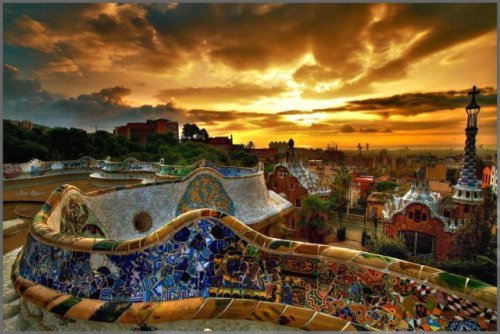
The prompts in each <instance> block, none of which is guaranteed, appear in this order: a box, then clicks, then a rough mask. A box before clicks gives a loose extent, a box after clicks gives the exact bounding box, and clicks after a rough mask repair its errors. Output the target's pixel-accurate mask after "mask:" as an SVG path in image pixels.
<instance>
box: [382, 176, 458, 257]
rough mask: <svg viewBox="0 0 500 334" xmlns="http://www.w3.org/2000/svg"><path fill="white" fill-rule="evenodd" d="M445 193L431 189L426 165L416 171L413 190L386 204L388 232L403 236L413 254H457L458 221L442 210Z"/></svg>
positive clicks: (437, 255) (418, 255)
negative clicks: (442, 195)
mask: <svg viewBox="0 0 500 334" xmlns="http://www.w3.org/2000/svg"><path fill="white" fill-rule="evenodd" d="M440 200H441V197H440V195H439V194H438V193H434V192H431V191H430V188H429V181H428V180H427V178H426V177H425V169H424V168H419V169H418V170H417V172H416V173H415V176H414V178H413V182H412V185H411V188H410V190H409V191H408V192H407V193H406V194H405V195H404V196H403V197H398V196H394V199H393V200H391V201H389V202H387V203H386V205H385V208H384V211H383V213H384V220H385V231H384V233H385V235H386V236H388V237H390V238H397V237H403V238H404V240H405V243H406V247H407V250H408V253H409V255H411V256H417V257H431V258H436V259H438V260H441V261H442V260H446V259H449V258H452V257H453V254H452V250H453V238H454V232H455V231H456V229H457V228H458V226H457V225H455V224H454V223H452V222H450V220H449V219H448V218H447V217H444V216H443V215H442V214H441V210H440V207H441V205H440Z"/></svg>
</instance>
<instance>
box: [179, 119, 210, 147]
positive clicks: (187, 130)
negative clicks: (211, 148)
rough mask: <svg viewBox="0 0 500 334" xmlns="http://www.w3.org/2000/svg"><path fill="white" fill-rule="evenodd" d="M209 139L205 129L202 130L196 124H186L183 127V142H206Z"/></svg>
mask: <svg viewBox="0 0 500 334" xmlns="http://www.w3.org/2000/svg"><path fill="white" fill-rule="evenodd" d="M208 138H209V135H208V132H207V130H205V129H200V128H199V127H198V125H196V124H194V123H193V124H189V123H186V124H184V126H183V127H182V137H181V140H182V141H194V142H201V143H202V142H206V141H207V140H208Z"/></svg>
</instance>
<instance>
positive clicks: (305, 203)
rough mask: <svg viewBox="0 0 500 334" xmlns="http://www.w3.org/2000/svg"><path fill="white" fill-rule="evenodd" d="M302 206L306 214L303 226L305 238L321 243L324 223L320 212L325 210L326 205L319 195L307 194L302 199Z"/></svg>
mask: <svg viewBox="0 0 500 334" xmlns="http://www.w3.org/2000/svg"><path fill="white" fill-rule="evenodd" d="M302 208H303V210H304V213H305V214H306V215H307V217H308V218H307V224H306V226H305V230H306V234H307V238H308V240H309V241H310V242H314V243H323V240H324V236H325V235H324V234H325V233H324V232H323V231H321V230H322V229H324V228H325V226H326V224H325V221H324V219H323V217H321V214H323V213H325V212H327V207H326V205H325V203H324V202H323V200H322V199H321V197H318V196H307V197H304V198H303V199H302Z"/></svg>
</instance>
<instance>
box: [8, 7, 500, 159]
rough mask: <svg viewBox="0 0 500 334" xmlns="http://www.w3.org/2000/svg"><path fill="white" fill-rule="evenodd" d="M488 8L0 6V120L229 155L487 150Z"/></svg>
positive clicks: (490, 143)
mask: <svg viewBox="0 0 500 334" xmlns="http://www.w3.org/2000/svg"><path fill="white" fill-rule="evenodd" d="M496 12H497V9H496V4H286V5H282V4H179V5H176V4H151V5H145V4H122V5H117V4H51V5H47V4H4V10H3V15H4V18H3V19H4V46H3V47H4V61H3V62H4V68H3V70H4V91H3V95H4V102H3V107H4V110H3V112H4V118H9V119H19V120H24V119H27V120H31V121H33V122H36V123H39V124H43V125H48V126H68V127H69V126H74V127H80V128H84V129H86V130H89V131H94V125H97V126H100V127H101V128H100V129H104V130H107V131H112V130H113V128H114V127H115V126H117V125H122V124H125V123H126V122H137V121H145V120H146V119H156V118H168V119H172V120H176V121H178V122H179V123H180V124H181V126H182V124H184V123H193V122H194V123H197V124H198V126H200V127H204V128H206V129H207V131H208V132H209V134H210V135H212V136H223V135H227V136H229V135H230V134H233V137H234V141H235V142H236V143H246V142H248V141H250V140H252V141H254V142H255V143H256V145H257V147H267V146H268V143H269V142H270V141H276V140H283V141H288V139H289V138H294V140H295V143H296V145H297V146H303V147H323V148H325V147H326V146H327V145H328V144H334V143H335V144H338V146H339V149H355V147H356V145H357V144H358V142H361V143H363V144H364V143H366V142H369V143H370V146H371V147H401V146H405V145H407V146H410V147H443V148H444V147H456V148H459V147H463V145H464V141H465V134H464V128H465V125H466V114H465V110H464V107H465V106H466V105H467V104H468V103H469V98H468V96H467V94H466V92H467V91H469V90H470V89H471V87H472V85H476V86H477V87H478V88H479V90H480V91H481V93H482V94H481V95H479V97H478V103H479V104H480V105H481V106H482V109H481V112H480V113H479V133H478V136H477V144H478V145H480V144H483V145H484V146H487V147H495V146H496V132H497V130H496V127H497V108H496V103H497V99H496V92H497V82H496V76H497V32H496Z"/></svg>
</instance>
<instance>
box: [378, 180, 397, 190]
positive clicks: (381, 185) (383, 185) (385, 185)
mask: <svg viewBox="0 0 500 334" xmlns="http://www.w3.org/2000/svg"><path fill="white" fill-rule="evenodd" d="M397 186H398V184H397V183H396V182H393V181H381V182H377V183H376V184H375V190H376V191H379V192H384V191H393V190H394V189H396V187H397Z"/></svg>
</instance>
